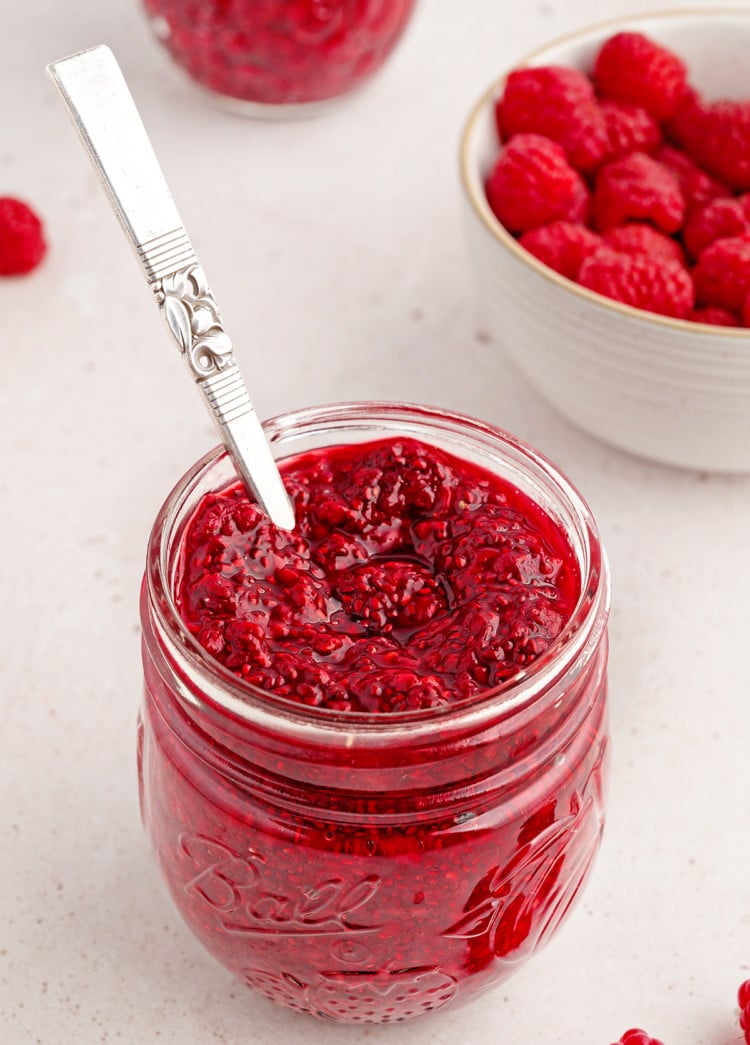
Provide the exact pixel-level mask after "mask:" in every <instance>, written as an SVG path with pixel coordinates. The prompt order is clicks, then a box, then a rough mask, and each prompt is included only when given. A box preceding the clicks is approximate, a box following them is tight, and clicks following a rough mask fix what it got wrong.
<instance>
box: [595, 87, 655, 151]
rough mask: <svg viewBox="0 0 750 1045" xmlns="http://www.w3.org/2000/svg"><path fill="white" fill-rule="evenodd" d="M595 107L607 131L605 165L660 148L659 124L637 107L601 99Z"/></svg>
mask: <svg viewBox="0 0 750 1045" xmlns="http://www.w3.org/2000/svg"><path fill="white" fill-rule="evenodd" d="M599 107H600V110H601V113H602V116H603V117H604V124H605V127H606V129H607V141H608V143H609V147H608V149H607V160H608V161H609V160H618V159H619V158H620V157H621V156H627V155H628V154H629V153H631V152H653V151H654V149H657V148H658V147H659V145H660V144H661V130H660V128H659V124H658V123H657V122H656V120H655V119H654V118H653V117H652V116H650V115H649V114H648V113H647V112H646V110H645V109H644V108H642V107H641V106H640V105H630V104H629V103H628V102H616V101H613V100H612V99H610V98H603V99H602V101H601V103H600V106H599Z"/></svg>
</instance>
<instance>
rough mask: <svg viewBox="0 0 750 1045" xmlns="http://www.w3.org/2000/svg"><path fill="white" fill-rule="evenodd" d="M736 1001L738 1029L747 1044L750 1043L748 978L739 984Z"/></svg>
mask: <svg viewBox="0 0 750 1045" xmlns="http://www.w3.org/2000/svg"><path fill="white" fill-rule="evenodd" d="M737 1001H738V1003H739V1006H740V1020H739V1023H740V1029H741V1030H742V1031H743V1035H742V1036H743V1038H744V1040H745V1042H746V1043H747V1045H750V980H745V982H744V983H741V984H740V989H739V990H738V991H737Z"/></svg>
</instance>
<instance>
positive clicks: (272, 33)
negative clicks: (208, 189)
mask: <svg viewBox="0 0 750 1045" xmlns="http://www.w3.org/2000/svg"><path fill="white" fill-rule="evenodd" d="M414 3H415V0H193V2H192V3H185V2H184V0H145V6H146V11H147V13H148V14H149V16H150V18H151V22H152V26H153V28H154V31H155V33H156V35H157V36H158V37H159V38H160V39H161V40H162V42H163V43H164V45H165V46H166V48H167V49H168V50H169V52H170V54H171V55H172V57H173V58H174V59H175V61H176V62H177V63H178V64H179V65H180V66H182V67H183V68H184V69H185V70H186V71H187V72H188V73H189V74H190V76H192V77H193V79H194V80H196V81H197V82H198V83H199V84H202V85H203V86H204V87H206V88H208V89H209V90H210V91H211V92H213V93H214V94H215V95H217V96H219V97H223V98H225V99H230V100H231V99H233V100H235V101H237V102H240V103H248V105H247V107H248V108H250V107H251V106H252V105H253V103H254V104H256V105H271V106H278V105H297V104H303V105H307V104H309V103H310V102H320V101H325V100H328V99H330V98H335V97H337V96H339V95H341V94H345V93H346V92H348V91H350V90H352V89H353V88H355V87H357V86H358V85H359V84H361V83H362V82H363V81H365V80H366V79H368V78H369V77H370V76H371V75H372V74H373V73H374V72H375V71H376V70H377V69H378V68H379V67H380V66H381V65H382V64H383V62H384V61H385V59H386V58H387V57H388V55H389V54H390V52H391V50H392V49H393V47H394V46H395V44H396V42H397V40H398V39H399V37H400V36H401V33H402V32H403V30H404V29H405V27H406V24H407V22H408V21H409V18H410V16H411V13H412V10H413V8H414Z"/></svg>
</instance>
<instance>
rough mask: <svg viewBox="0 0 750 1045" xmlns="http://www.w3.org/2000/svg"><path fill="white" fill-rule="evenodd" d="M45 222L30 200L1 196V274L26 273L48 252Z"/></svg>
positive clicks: (15, 274)
mask: <svg viewBox="0 0 750 1045" xmlns="http://www.w3.org/2000/svg"><path fill="white" fill-rule="evenodd" d="M46 250H47V244H46V243H45V241H44V232H43V229H42V223H41V221H40V220H39V218H38V217H37V216H36V214H35V213H34V211H33V210H32V209H31V207H29V206H28V204H26V203H24V202H23V201H22V200H17V199H14V198H13V197H12V196H2V197H0V276H22V275H25V274H26V273H27V272H31V271H32V270H33V269H35V268H36V267H37V265H38V264H39V262H40V261H41V260H42V258H43V257H44V255H45V252H46Z"/></svg>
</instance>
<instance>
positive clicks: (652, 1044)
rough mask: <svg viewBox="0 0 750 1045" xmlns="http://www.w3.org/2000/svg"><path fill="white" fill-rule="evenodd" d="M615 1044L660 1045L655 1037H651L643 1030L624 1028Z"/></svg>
mask: <svg viewBox="0 0 750 1045" xmlns="http://www.w3.org/2000/svg"><path fill="white" fill-rule="evenodd" d="M615 1045H662V1043H661V1042H660V1041H658V1040H657V1039H656V1038H652V1037H651V1036H650V1035H649V1034H647V1033H646V1032H645V1030H638V1029H636V1028H634V1029H633V1030H626V1031H625V1033H624V1034H623V1036H622V1037H621V1038H620V1040H619V1041H618V1042H615Z"/></svg>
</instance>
